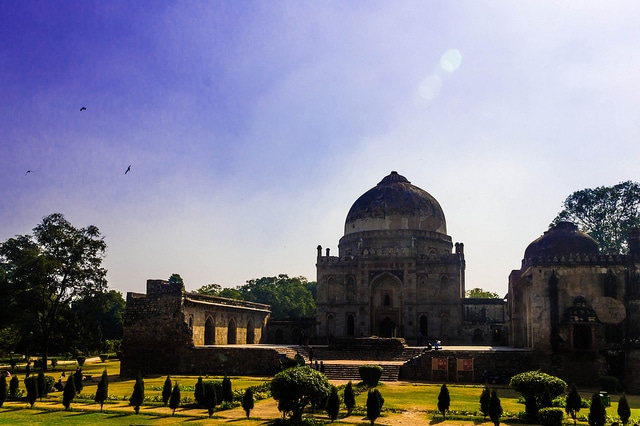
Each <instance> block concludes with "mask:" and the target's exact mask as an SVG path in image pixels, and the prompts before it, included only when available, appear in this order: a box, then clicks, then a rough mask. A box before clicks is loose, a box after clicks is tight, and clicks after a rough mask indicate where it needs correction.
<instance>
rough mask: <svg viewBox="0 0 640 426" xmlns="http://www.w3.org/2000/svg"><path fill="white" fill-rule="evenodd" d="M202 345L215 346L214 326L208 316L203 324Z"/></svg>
mask: <svg viewBox="0 0 640 426" xmlns="http://www.w3.org/2000/svg"><path fill="white" fill-rule="evenodd" d="M204 344H205V345H215V344H216V326H215V322H214V321H213V318H212V317H211V316H208V317H207V320H206V321H205V323H204Z"/></svg>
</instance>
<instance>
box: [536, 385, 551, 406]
mask: <svg viewBox="0 0 640 426" xmlns="http://www.w3.org/2000/svg"><path fill="white" fill-rule="evenodd" d="M552 405H553V399H552V398H551V394H550V393H549V388H547V387H545V388H544V392H543V393H542V397H541V398H540V402H539V403H538V408H549V407H551V406H552Z"/></svg>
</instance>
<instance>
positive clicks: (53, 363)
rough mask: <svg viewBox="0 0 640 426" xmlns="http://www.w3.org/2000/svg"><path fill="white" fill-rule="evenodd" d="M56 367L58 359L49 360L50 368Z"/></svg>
mask: <svg viewBox="0 0 640 426" xmlns="http://www.w3.org/2000/svg"><path fill="white" fill-rule="evenodd" d="M57 366H58V358H51V367H52V368H56V367H57Z"/></svg>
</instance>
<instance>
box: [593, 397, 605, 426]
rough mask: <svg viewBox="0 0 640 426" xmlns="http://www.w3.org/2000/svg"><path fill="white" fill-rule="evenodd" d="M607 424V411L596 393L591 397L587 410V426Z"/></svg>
mask: <svg viewBox="0 0 640 426" xmlns="http://www.w3.org/2000/svg"><path fill="white" fill-rule="evenodd" d="M606 422H607V409H606V408H605V406H604V404H603V403H602V399H600V395H599V394H598V393H594V394H593V395H592V396H591V407H590V408H589V425H590V426H604V425H605V423H606Z"/></svg>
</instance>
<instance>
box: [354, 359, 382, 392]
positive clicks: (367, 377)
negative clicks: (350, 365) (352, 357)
mask: <svg viewBox="0 0 640 426" xmlns="http://www.w3.org/2000/svg"><path fill="white" fill-rule="evenodd" d="M358 373H360V378H361V379H362V381H363V382H364V384H365V385H367V386H369V387H370V388H374V387H376V386H378V381H379V380H380V377H382V367H380V366H379V365H373V364H365V365H361V366H359V367H358Z"/></svg>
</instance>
